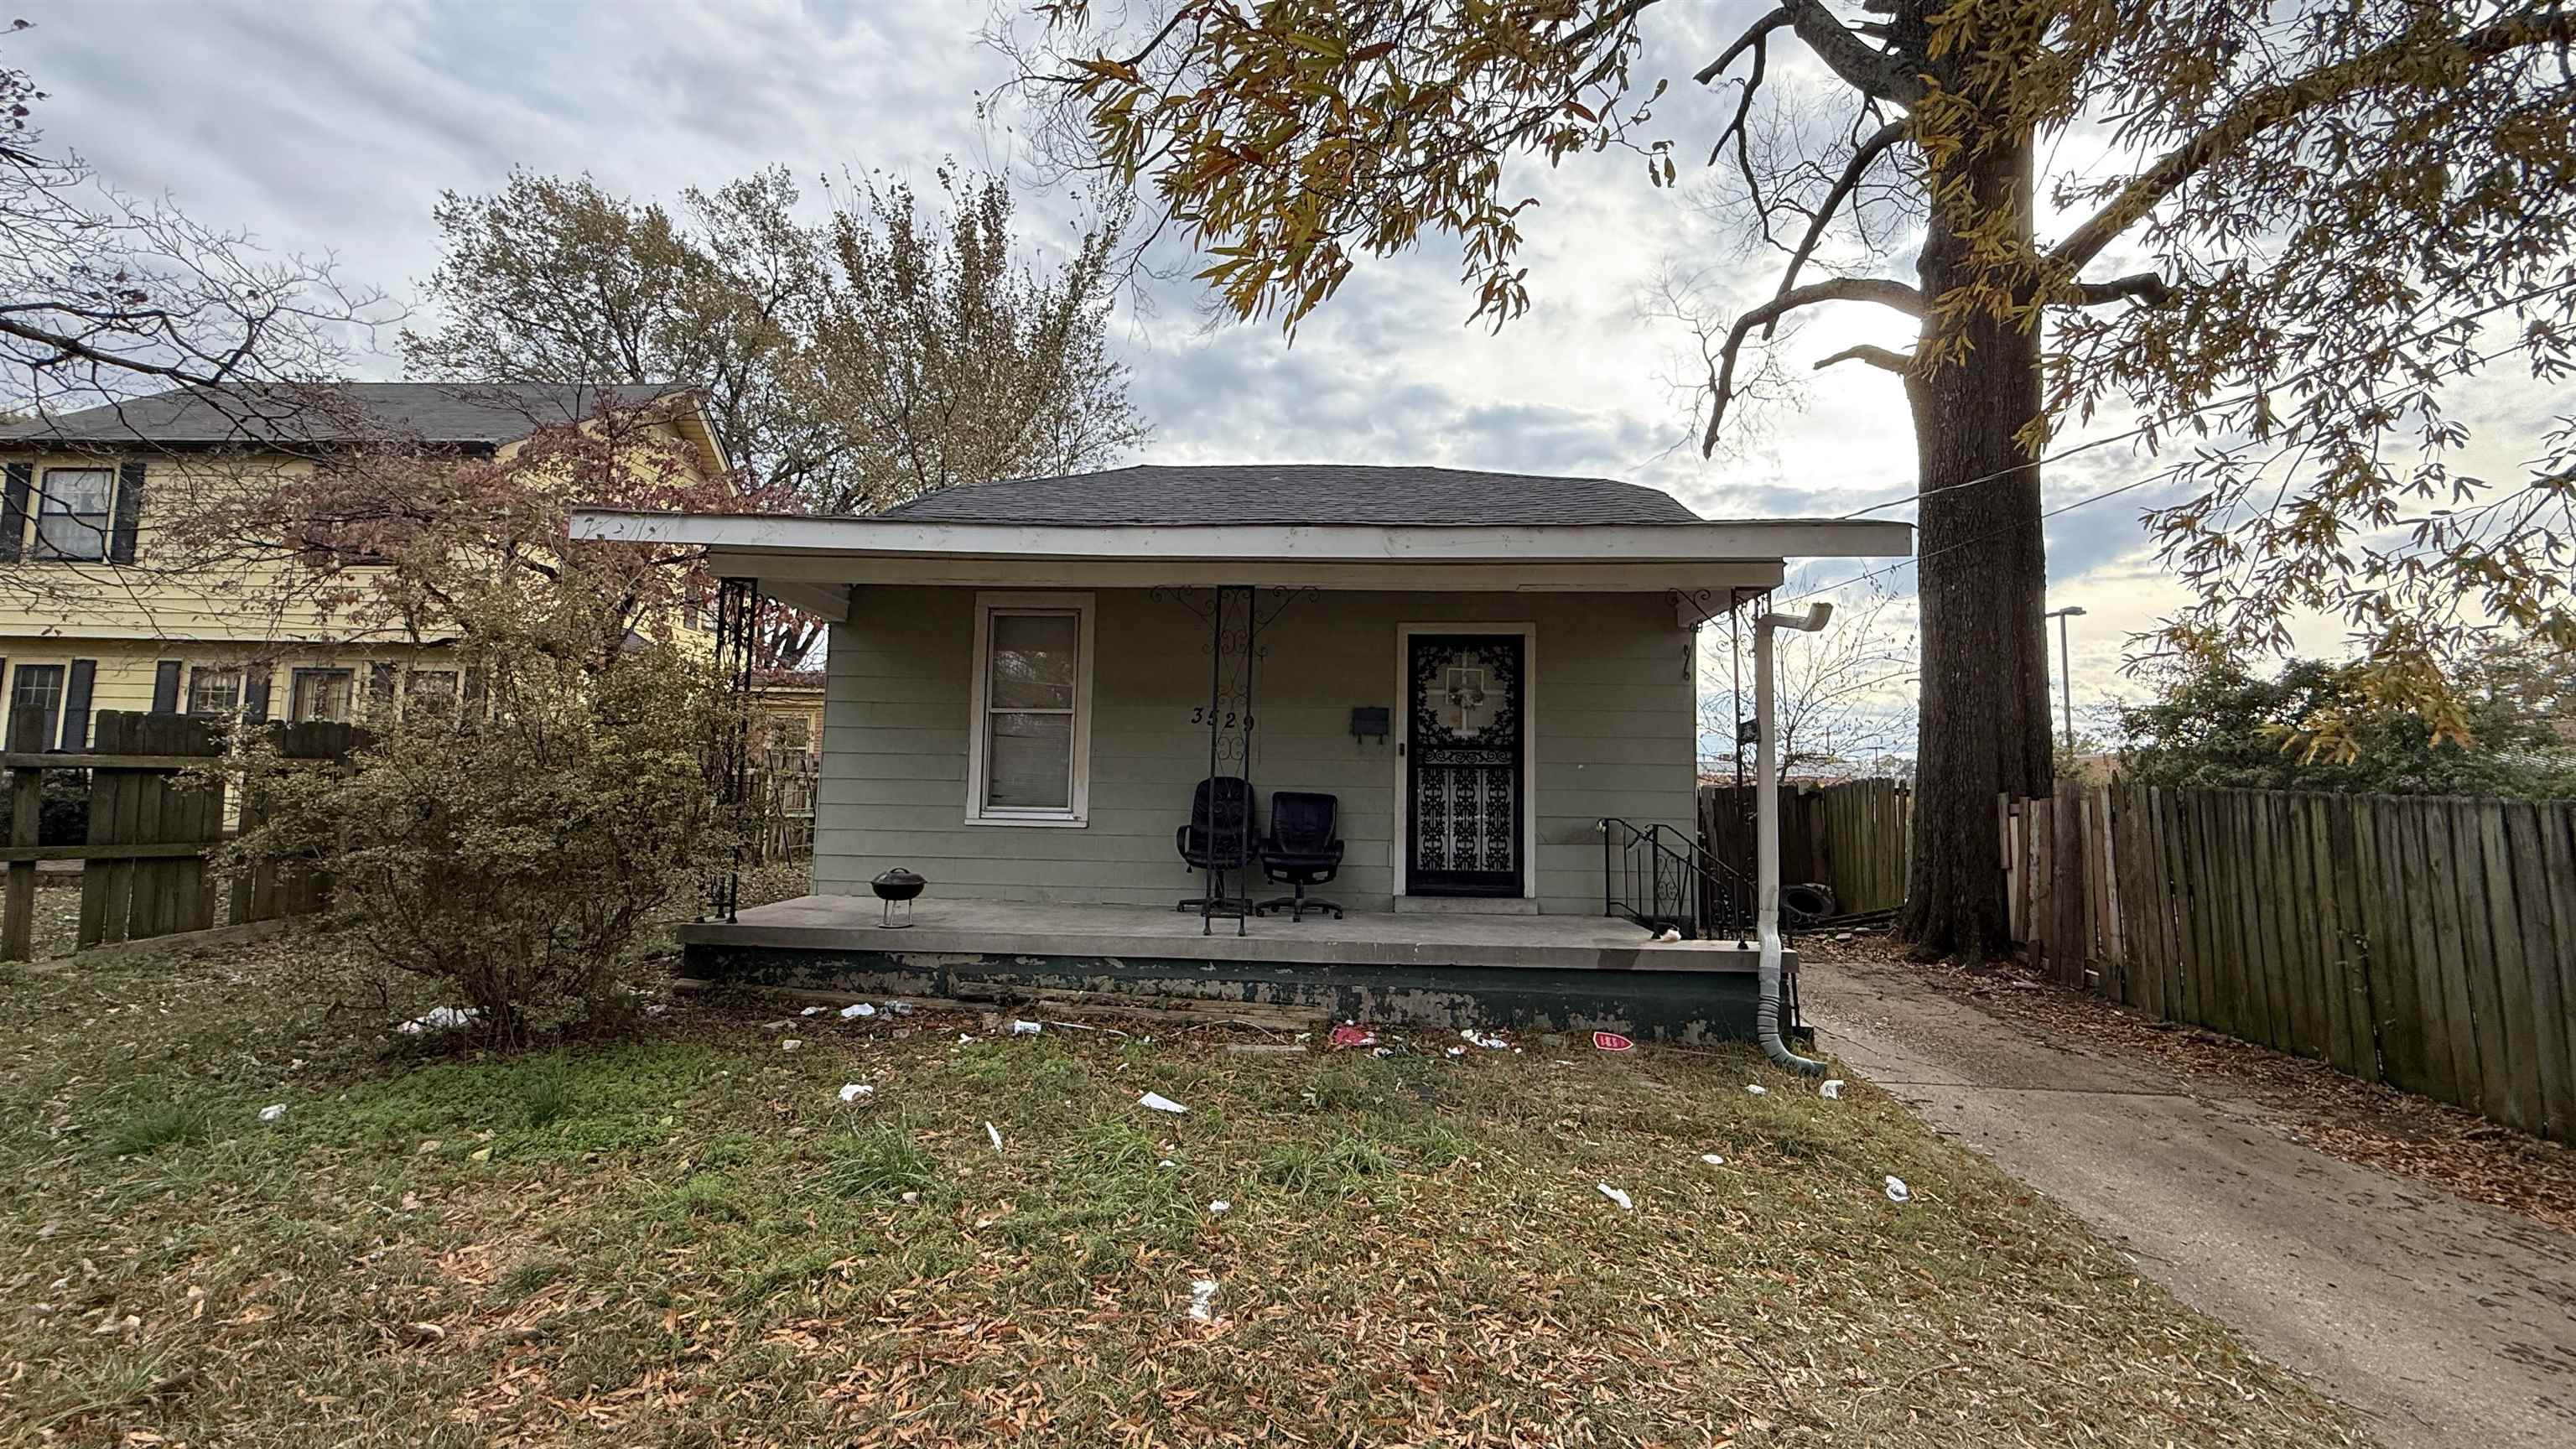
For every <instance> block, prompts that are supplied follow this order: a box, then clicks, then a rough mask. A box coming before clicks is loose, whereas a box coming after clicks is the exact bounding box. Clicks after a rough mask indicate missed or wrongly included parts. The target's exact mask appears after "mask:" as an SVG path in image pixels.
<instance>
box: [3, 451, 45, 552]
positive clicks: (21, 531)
mask: <svg viewBox="0 0 2576 1449" xmlns="http://www.w3.org/2000/svg"><path fill="white" fill-rule="evenodd" d="M35 483H36V465H35V464H33V463H12V464H10V465H9V491H8V493H7V494H6V495H5V498H0V562H6V563H16V562H17V561H18V550H19V549H21V548H24V547H25V546H26V542H27V493H28V490H29V489H31V488H33V487H34V486H35Z"/></svg>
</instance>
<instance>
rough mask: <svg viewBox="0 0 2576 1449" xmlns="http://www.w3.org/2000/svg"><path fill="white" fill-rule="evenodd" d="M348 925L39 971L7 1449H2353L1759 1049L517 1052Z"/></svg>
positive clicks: (21, 1072) (724, 1028)
mask: <svg viewBox="0 0 2576 1449" xmlns="http://www.w3.org/2000/svg"><path fill="white" fill-rule="evenodd" d="M315 949H316V948H315V947H314V946H313V945H312V944H311V943H309V942H300V941H293V940H290V941H285V942H271V943H266V944H261V945H255V946H245V947H236V948H231V949H227V950H223V951H220V952H214V951H209V952H206V953H204V954H197V955H185V954H180V953H164V954H161V955H157V956H143V957H133V958H127V959H123V960H109V961H101V962H96V963H88V962H81V963H56V964H55V965H54V966H52V967H38V968H22V969H19V970H17V971H15V972H14V973H13V974H9V975H7V976H5V977H0V1172H5V1174H6V1180H7V1181H8V1182H9V1183H10V1184H11V1185H12V1186H11V1190H10V1191H9V1192H8V1193H7V1194H6V1195H5V1197H0V1244H5V1245H6V1252H7V1257H6V1259H5V1262H0V1277H5V1278H6V1280H7V1284H8V1292H7V1293H6V1295H5V1300H0V1315H5V1316H0V1443H8V1444H35V1443H64V1444H96V1445H150V1444H162V1443H176V1442H185V1443H188V1444H194V1445H207V1446H213V1445H223V1446H234V1445H297V1446H303V1445H317V1444H385V1445H393V1444H402V1445H465V1444H485V1443H491V1444H533V1443H570V1442H585V1443H590V1442H595V1443H615V1444H634V1445H662V1444H668V1445H709V1446H712V1445H720V1444H722V1445H733V1444H781V1445H785V1444H795V1445H806V1444H816V1443H831V1444H836V1445H838V1444H924V1445H935V1444H949V1443H974V1444H987V1443H1027V1444H1048V1445H1087V1444H1136V1445H1143V1444H1147V1443H1157V1444H1174V1445H1211V1444H1249V1443H1264V1444H1269V1443H1281V1442H1287V1443H1305V1444H1317V1445H1325V1444H1330V1445H1348V1444H1433V1443H1438V1444H1463V1443H1484V1442H1489V1441H1490V1442H1495V1443H1528V1444H1542V1443H1544V1444H1554V1443H1565V1444H1595V1443H1603V1444H1673V1445H1708V1444H1724V1443H1728V1442H1735V1443H1741V1444H1828V1443H1831V1444H1872V1445H1877V1444H1924V1445H1940V1446H1943V1449H1956V1446H1960V1445H1965V1444H2017V1445H2061V1444H2113V1445H2151V1444H2152V1445H2163V1444H2169V1443H2170V1444H2187V1445H2210V1444H2247V1445H2252V1444H2263V1445H2309V1444H2339V1443H2349V1442H2353V1438H2352V1435H2351V1431H2350V1428H2349V1420H2347V1419H2346V1418H2344V1417H2343V1416H2342V1415H2341V1414H2340V1413H2339V1412H2338V1411H2336V1410H2334V1409H2332V1408H2330V1407H2329V1406H2327V1405H2324V1404H2322V1403H2321V1402H2320V1401H2318V1400H2317V1399H2315V1398H2314V1397H2312V1396H2311V1395H2309V1394H2308V1393H2306V1392H2305V1391H2304V1390H2302V1389H2300V1388H2299V1387H2297V1386H2296V1385H2294V1384H2292V1383H2290V1382H2289V1381H2287V1380H2286V1379H2285V1378H2284V1377H2283V1376H2282V1375H2281V1374H2279V1373H2278V1372H2277V1371H2274V1370H2272V1369H2270V1368H2269V1367H2267V1366H2265V1365H2263V1364H2262V1363H2260V1362H2258V1361H2257V1360H2255V1359H2253V1358H2252V1357H2250V1356H2249V1355H2248V1354H2246V1353H2245V1352H2244V1351H2243V1350H2242V1349H2240V1348H2239V1347H2237V1346H2236V1345H2235V1344H2234V1343H2233V1342H2232V1341H2231V1340H2230V1338H2229V1337H2228V1336H2227V1334H2226V1333H2225V1332H2223V1331H2222V1330H2220V1329H2219V1328H2217V1327H2216V1326H2215V1325H2213V1324H2211V1323H2210V1322H2208V1321H2207V1320H2205V1319H2202V1318H2200V1317H2198V1316H2196V1315H2194V1314H2192V1313H2190V1312H2187V1311H2185V1310H2183V1309H2181V1308H2179V1307H2177V1306H2176V1305H2175V1304H2174V1303H2173V1302H2172V1301H2171V1300H2169V1299H2168V1298H2167V1297H2166V1295H2165V1294H2163V1293H2162V1292H2161V1291H2159V1290H2158V1289H2156V1288H2155V1287H2154V1286H2152V1285H2150V1284H2144V1283H2142V1282H2141V1281H2140V1280H2139V1279H2138V1278H2137V1277H2136V1276H2135V1275H2134V1273H2133V1272H2132V1271H2131V1268H2130V1265H2129V1264H2128V1263H2127V1262H2126V1261H2125V1260H2124V1259H2123V1258H2121V1257H2120V1256H2119V1255H2118V1254H2117V1253H2115V1252H2113V1251H2111V1250H2109V1249H2107V1248H2105V1247H2104V1246H2103V1245H2101V1244H2100V1243H2097V1242H2095V1241H2093V1240H2092V1239H2091V1238H2089V1237H2088V1236H2087V1235H2086V1234H2085V1233H2084V1231H2083V1230H2082V1229H2081V1228H2080V1227H2078V1226H2076V1225H2075V1224H2074V1223H2073V1222H2072V1221H2071V1220H2070V1219H2069V1218H2068V1217H2067V1216H2066V1215H2065V1214H2063V1213H2062V1212H2060V1211H2058V1210H2057V1209H2055V1208H2054V1207H2052V1206H2051V1205H2050V1204H2048V1203H2046V1202H2044V1201H2037V1200H2034V1199H2033V1198H2032V1196H2031V1195H2030V1194H2028V1193H2027V1192H2025V1191H2023V1190H2022V1189H2020V1188H2019V1187H2018V1186H2017V1185H2016V1184H2014V1183H2013V1182H2012V1181H2011V1180H2009V1179H2007V1178H2005V1177H2003V1176H2001V1175H2000V1174H1998V1173H1997V1172H1995V1171H1994V1170H1993V1169H1992V1168H1990V1167H1988V1166H1987V1165H1985V1164H1984V1163H1983V1162H1981V1161H1979V1160H1976V1159H1974V1158H1972V1157H1970V1156H1968V1155H1967V1154H1965V1153H1963V1152H1961V1151H1959V1150H1957V1149H1955V1148H1953V1147H1952V1146H1950V1145H1948V1144H1946V1143H1944V1142H1942V1141H1941V1140H1939V1139H1938V1138H1936V1137H1935V1136H1934V1135H1933V1134H1932V1133H1930V1132H1929V1131H1928V1130H1926V1129H1925V1128H1924V1127H1923V1126H1922V1125H1921V1124H1920V1123H1919V1122H1917V1121H1916V1120H1915V1119H1914V1117H1913V1116H1912V1115H1911V1114H1909V1113H1908V1112H1907V1111H1906V1110H1905V1109H1904V1108H1903V1107H1901V1106H1900V1105H1898V1104H1896V1103H1895V1102H1893V1101H1891V1100H1889V1099H1888V1098H1885V1097H1883V1096H1881V1095H1879V1094H1878V1093H1876V1092H1874V1091H1872V1090H1870V1089H1868V1088H1866V1087H1864V1086H1861V1085H1859V1084H1857V1083H1855V1084H1854V1085H1853V1086H1852V1087H1851V1088H1850V1089H1849V1092H1848V1094H1847V1095H1846V1096H1845V1098H1844V1099H1843V1100H1841V1101H1826V1100H1821V1099H1820V1098H1818V1097H1817V1095H1816V1093H1815V1090H1814V1087H1813V1085H1812V1084H1810V1083H1805V1082H1802V1081H1800V1080H1798V1079H1795V1078H1792V1077H1789V1076H1786V1075H1783V1074H1780V1073H1777V1072H1775V1071H1772V1070H1770V1069H1769V1068H1767V1067H1764V1066H1760V1065H1758V1058H1757V1057H1756V1056H1755V1055H1753V1054H1752V1053H1750V1052H1746V1051H1721V1052H1715V1053H1692V1054H1685V1053H1681V1052H1677V1051H1658V1050H1654V1049H1651V1048H1649V1049H1641V1050H1639V1051H1638V1052H1635V1053H1633V1054H1630V1055H1627V1056H1616V1057H1614V1056H1605V1055H1600V1054H1597V1053H1594V1052H1593V1051H1591V1050H1590V1049H1589V1047H1588V1045H1585V1046H1582V1047H1580V1048H1579V1049H1578V1048H1566V1049H1560V1048H1558V1047H1553V1046H1543V1045H1542V1044H1541V1043H1539V1042H1535V1041H1533V1042H1529V1043H1527V1044H1526V1045H1527V1047H1528V1050H1527V1052H1526V1054H1525V1055H1524V1054H1513V1053H1510V1052H1488V1051H1475V1052H1473V1053H1471V1054H1470V1055H1469V1056H1468V1057H1467V1058H1466V1059H1465V1060H1463V1061H1452V1060H1450V1059H1448V1058H1447V1057H1446V1056H1445V1054H1443V1053H1442V1051H1441V1048H1442V1047H1443V1046H1445V1045H1448V1043H1445V1042H1431V1043H1427V1044H1426V1050H1425V1051H1424V1052H1423V1053H1422V1054H1418V1055H1416V1054H1406V1055H1399V1056H1395V1057H1392V1058H1388V1059H1384V1060H1379V1059H1373V1058H1371V1057H1369V1056H1367V1055H1365V1054H1360V1053H1344V1054H1325V1053H1323V1052H1322V1051H1320V1050H1307V1051H1300V1052H1296V1053H1293V1054H1260V1055H1254V1054H1242V1053H1230V1052H1228V1051H1226V1050H1225V1046H1226V1045H1227V1044H1228V1043H1230V1042H1231V1043H1240V1042H1247V1041H1258V1040H1261V1038H1259V1037H1257V1036H1253V1035H1230V1034H1219V1033H1216V1032H1213V1031H1203V1032H1199V1033H1193V1034H1189V1035H1178V1034H1174V1033H1173V1032H1172V1031H1171V1029H1169V1028H1153V1027H1142V1026H1140V1027H1137V1028H1135V1030H1136V1031H1137V1032H1138V1033H1139V1036H1140V1037H1141V1035H1142V1034H1144V1033H1146V1032H1152V1033H1153V1034H1154V1039H1153V1040H1150V1041H1147V1040H1142V1039H1126V1040H1121V1039H1119V1038H1116V1037H1112V1036H1108V1035H1102V1034H1084V1033H1075V1032H1069V1031H1063V1030H1060V1029H1057V1028H1054V1027H1050V1028H1048V1030H1047V1032H1046V1034H1045V1035H1042V1036H1038V1037H1034V1038H1030V1037H1020V1038H1012V1037H1009V1036H1002V1037H993V1036H988V1035H987V1034H986V1032H985V1030H984V1027H983V1025H982V1023H981V1022H980V1021H978V1020H977V1019H975V1018H972V1017H966V1018H941V1017H933V1016H929V1015H926V1014H924V1015H915V1016H911V1017H904V1018H891V1017H885V1016H880V1017H879V1018H877V1019H875V1020H873V1021H859V1022H849V1023H844V1022H842V1021H840V1020H838V1019H837V1018H835V1017H830V1016H825V1017H818V1018H798V1019H797V1021H796V1025H795V1027H794V1029H792V1030H791V1031H790V1032H788V1033H787V1035H790V1036H793V1037H796V1038H798V1039H800V1040H801V1041H802V1042H803V1046H802V1048H801V1049H799V1050H795V1051H787V1050H782V1048H781V1046H780V1044H779V1038H778V1037H775V1036H771V1035H768V1034H765V1033H764V1032H763V1031H762V1030H761V1026H760V1024H761V1023H762V1022H763V1021H764V1020H766V1019H770V1018H774V1017H776V1016H778V1015H779V1014H780V1011H779V1008H777V1007H776V1006H774V1005H771V1006H763V1005H761V1004H759V1003H681V1004H678V1005H675V1006H673V1007H672V1008H671V1009H670V1011H669V1012H668V1013H667V1014H666V1015H663V1016H660V1017H658V1018H656V1019H654V1020H653V1021H652V1023H651V1024H650V1028H649V1034H648V1035H646V1036H644V1037H642V1038H640V1039H637V1040H632V1041H628V1042H625V1043H622V1044H614V1045H598V1046H583V1047H578V1048H573V1049H568V1050H564V1051H559V1052H551V1053H545V1054H538V1055H530V1056H525V1057H519V1058H514V1059H508V1060H476V1059H472V1058H470V1057H459V1056H454V1055H451V1054H442V1052H441V1051H440V1050H439V1048H437V1047H436V1046H435V1045H432V1044H424V1043H422V1042H419V1041H416V1040H414V1039H411V1038H405V1037H400V1036H393V1035H389V1034H388V1033H387V1031H386V1028H387V1025H388V1024H389V1023H390V1022H393V1021H395V1020H398V1019H400V1018H401V1017H402V1016H404V1015H407V1014H409V1012H410V1011H412V1010H416V1009H417V1008H418V1007H419V1006H422V1005H425V1004H427V1003H426V1002H420V1001H398V1002H395V1003H391V1004H387V1003H383V1002H379V1001H375V1000H373V999H370V1000H369V1001H368V1003H367V1005H365V1006H364V1007H363V1008H351V1007H346V1006H342V1007H338V1008H334V1007H333V1006H332V1005H331V1004H330V1001H329V998H330V997H331V996H332V995H333V994H334V993H333V992H332V991H331V990H330V989H328V988H320V989H302V990H299V989H297V988H296V987H295V986H294V985H292V984H291V983H292V978H293V977H295V976H296V975H297V974H298V971H299V967H298V966H297V963H298V962H299V961H304V960H308V959H310V957H311V956H312V955H313V954H314V952H315ZM961 1031H963V1032H967V1033H972V1034H973V1035H974V1036H975V1037H976V1039H975V1040H974V1041H972V1042H967V1043H961V1042H960V1041H959V1040H958V1037H959V1034H960V1032H961ZM849 1082H865V1083H868V1084H870V1085H871V1086H872V1087H873V1088H874V1091H873V1093H872V1094H870V1095H868V1096H865V1097H862V1098H861V1099H860V1100H859V1101H858V1102H857V1103H856V1104H853V1105H844V1104H842V1103H841V1102H840V1101H839V1100H838V1096H839V1089H840V1088H841V1086H842V1085H843V1084H844V1083H849ZM1756 1082H1758V1083H1760V1084H1763V1085H1764V1086H1766V1087H1767V1088H1769V1091H1768V1093H1767V1095H1758V1096H1757V1095H1754V1094H1751V1093H1748V1092H1747V1091H1746V1090H1745V1087H1746V1084H1747V1083H1756ZM1148 1090H1150V1091H1155V1092H1160V1093H1162V1094H1164V1095H1165V1096H1168V1097H1172V1098H1175V1099H1177V1100H1179V1101H1181V1102H1183V1103H1186V1104H1187V1105H1188V1106H1189V1108H1190V1111H1189V1113H1188V1115H1186V1116H1177V1117H1176V1116H1169V1115H1165V1114H1162V1113H1157V1112H1153V1111H1149V1110H1147V1109H1145V1108H1142V1107H1140V1106H1138V1105H1137V1100H1136V1099H1137V1097H1138V1095H1139V1094H1140V1093H1142V1092H1145V1091H1148ZM271 1103H284V1104H285V1105H286V1108H287V1110H286V1112H285V1114H284V1115H283V1117H282V1118H281V1119H280V1120H279V1121H277V1122H275V1123H273V1124H264V1123H262V1122H261V1121H259V1120H258V1112H259V1109H260V1108H261V1107H263V1106H266V1105H268V1104H271ZM988 1122H989V1123H991V1124H992V1126H993V1128H994V1129H995V1130H997V1131H998V1132H999V1133H1000V1134H1001V1137H1002V1148H1001V1150H1000V1151H999V1152H996V1151H995V1149H994V1145H993V1142H992V1140H991V1138H990V1136H988V1134H987V1131H986V1124H987V1123H988ZM1704 1153H1714V1154H1717V1155H1720V1156H1723V1157H1724V1158H1725V1164H1724V1165H1723V1166H1712V1165H1710V1164H1708V1163H1706V1162H1704V1161H1703V1160H1702V1154H1704ZM1889 1174H1895V1175H1897V1176H1899V1177H1902V1178H1903V1179H1904V1180H1905V1181H1906V1182H1907V1183H1908V1184H1909V1185H1910V1186H1911V1188H1912V1190H1913V1200H1912V1201H1911V1202H1910V1203H1908V1204H1906V1205H1904V1206H1897V1205H1895V1204H1892V1203H1890V1202H1889V1200H1888V1198H1887V1195H1886V1192H1885V1189H1884V1186H1883V1182H1884V1179H1885V1178H1886V1177H1887V1176H1888V1175H1889ZM1604 1182H1606V1183H1608V1184H1610V1185H1611V1186H1613V1187H1616V1188H1619V1189H1621V1190H1623V1191H1625V1192H1627V1193H1628V1194H1630V1195H1631V1197H1632V1198H1633V1200H1634V1202H1635V1207H1634V1209H1633V1210H1632V1211H1629V1210H1622V1209H1621V1208H1619V1207H1618V1206H1617V1205H1616V1204H1614V1203H1613V1202H1611V1201H1610V1200H1609V1199H1608V1198H1606V1197H1605V1196H1604V1195H1603V1194H1602V1193H1601V1192H1599V1191H1598V1190H1597V1189H1596V1187H1595V1184H1597V1183H1604ZM1218 1200H1224V1201H1226V1202H1229V1203H1230V1204H1231V1207H1230V1209H1229V1210H1228V1211H1225V1212H1223V1213H1221V1214H1220V1213H1214V1212H1211V1210H1210V1204H1211V1203H1212V1202H1215V1201H1218ZM1198 1280H1213V1281H1214V1282H1215V1283H1216V1284H1217V1285H1218V1287H1217V1289H1216V1291H1215V1294H1214V1299H1213V1306H1212V1310H1211V1318H1210V1320H1209V1321H1204V1322H1203V1321H1197V1320H1194V1319H1193V1318H1192V1317H1191V1316H1190V1314H1189V1306H1190V1303H1191V1298H1192V1284H1193V1283H1194V1282H1195V1281H1198ZM156 1436H157V1437H156Z"/></svg>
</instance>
